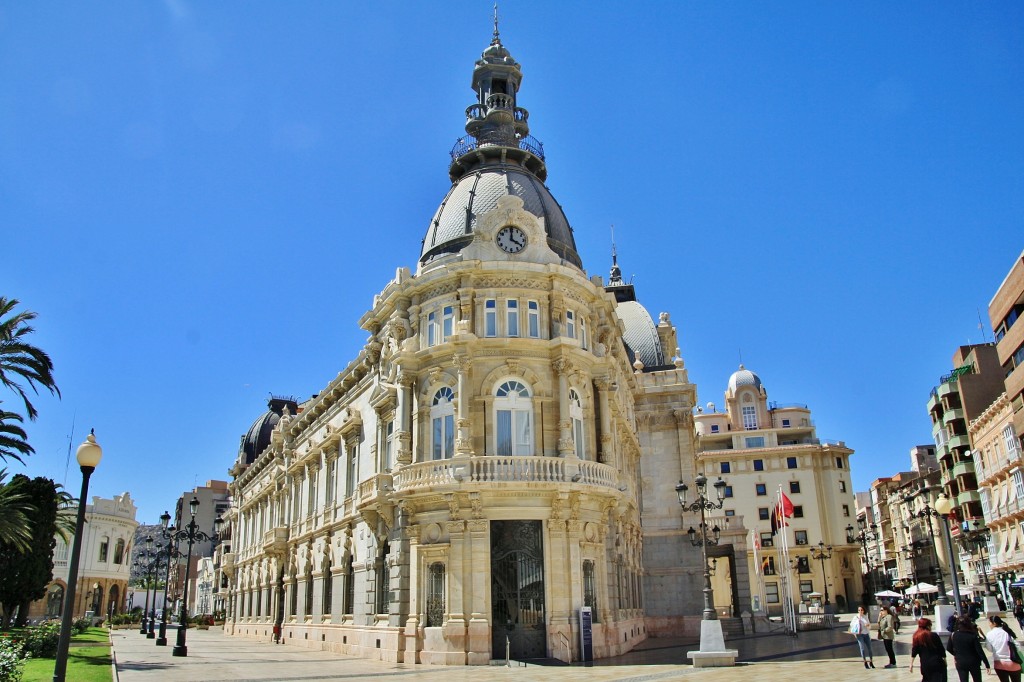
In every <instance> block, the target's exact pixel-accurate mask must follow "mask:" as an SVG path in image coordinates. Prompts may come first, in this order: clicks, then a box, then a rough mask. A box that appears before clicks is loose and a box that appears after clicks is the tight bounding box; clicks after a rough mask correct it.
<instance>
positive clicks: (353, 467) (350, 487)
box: [345, 447, 359, 497]
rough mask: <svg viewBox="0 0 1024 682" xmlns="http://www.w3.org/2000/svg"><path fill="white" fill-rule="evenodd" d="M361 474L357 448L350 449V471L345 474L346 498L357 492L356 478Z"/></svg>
mask: <svg viewBox="0 0 1024 682" xmlns="http://www.w3.org/2000/svg"><path fill="white" fill-rule="evenodd" d="M358 473H359V456H358V451H357V450H356V448H354V447H351V448H349V449H348V471H346V472H345V497H351V496H352V493H354V492H355V491H356V476H357V475H358Z"/></svg>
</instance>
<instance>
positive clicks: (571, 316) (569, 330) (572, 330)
mask: <svg viewBox="0 0 1024 682" xmlns="http://www.w3.org/2000/svg"><path fill="white" fill-rule="evenodd" d="M565 335H566V336H568V337H569V338H570V339H575V338H576V313H574V312H573V311H571V310H566V311H565Z"/></svg>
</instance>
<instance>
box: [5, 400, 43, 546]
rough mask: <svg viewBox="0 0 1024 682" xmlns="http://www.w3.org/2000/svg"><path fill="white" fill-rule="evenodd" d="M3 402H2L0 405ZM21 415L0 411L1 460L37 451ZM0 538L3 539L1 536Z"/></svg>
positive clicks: (19, 459) (16, 457) (18, 457)
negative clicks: (21, 424) (29, 438)
mask: <svg viewBox="0 0 1024 682" xmlns="http://www.w3.org/2000/svg"><path fill="white" fill-rule="evenodd" d="M2 404H3V401H2V400H0V405H2ZM22 421H23V420H22V418H21V415H20V414H17V413H16V412H7V411H6V410H3V409H0V459H4V460H6V459H8V458H10V459H16V460H18V461H19V462H21V461H22V459H21V458H22V457H27V456H28V455H31V454H32V453H33V452H35V450H34V449H33V448H32V446H31V445H29V444H28V435H27V434H26V433H25V429H23V428H21V426H20V423H21V422H22ZM0 537H3V536H2V535H0Z"/></svg>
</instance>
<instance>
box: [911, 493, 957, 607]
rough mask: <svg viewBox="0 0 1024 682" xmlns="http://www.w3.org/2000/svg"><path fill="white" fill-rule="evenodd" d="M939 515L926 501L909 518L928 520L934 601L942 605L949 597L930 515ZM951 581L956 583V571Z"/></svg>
mask: <svg viewBox="0 0 1024 682" xmlns="http://www.w3.org/2000/svg"><path fill="white" fill-rule="evenodd" d="M943 498H945V496H944V495H943V496H942V498H940V499H943ZM936 507H938V502H936ZM946 510H947V512H948V510H949V508H948V507H947V508H946ZM940 515H941V512H939V511H937V509H935V508H933V507H932V506H931V505H929V504H927V503H926V504H925V505H924V506H923V507H922V508H921V509H920V510H918V511H917V512H910V518H911V520H913V519H914V518H918V519H925V520H926V521H927V522H928V537H930V538H931V541H932V553H933V555H934V557H935V574H936V580H935V582H936V583H937V585H936V587H938V588H939V596H938V597H937V598H936V599H935V603H936V604H943V605H945V604H949V597H948V596H946V583H945V581H944V580H943V579H942V564H941V563H940V562H939V549H938V547H937V546H936V545H935V529H934V528H933V527H932V517H938V516H940ZM950 561H952V557H950ZM953 582H954V584H955V583H956V573H955V572H954V574H953ZM958 601H959V600H958ZM957 606H959V603H958V604H957Z"/></svg>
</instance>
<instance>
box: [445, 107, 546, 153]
mask: <svg viewBox="0 0 1024 682" xmlns="http://www.w3.org/2000/svg"><path fill="white" fill-rule="evenodd" d="M472 108H473V107H470V109H472ZM468 113H469V112H468V110H467V114H468ZM514 144H515V146H517V147H519V149H522V150H523V151H526V152H530V153H531V154H533V155H534V156H536V157H537V158H539V159H541V160H543V159H544V143H543V142H541V141H540V140H538V139H537V138H535V137H534V136H533V135H527V136H525V137H519V136H516V138H515V141H514ZM486 145H498V146H503V147H509V146H512V145H510V144H509V140H508V138H507V136H505V135H496V134H481V135H480V136H479V137H474V136H473V135H464V136H462V137H460V138H459V139H457V140H456V141H455V146H453V147H452V150H451V152H449V154H450V155H451V157H452V161H455V160H456V159H458V158H459V157H460V156H462V155H463V154H468V153H469V152H471V151H474V150H476V149H479V148H480V147H482V146H486Z"/></svg>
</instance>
